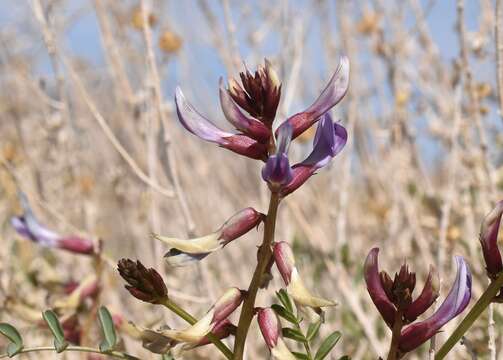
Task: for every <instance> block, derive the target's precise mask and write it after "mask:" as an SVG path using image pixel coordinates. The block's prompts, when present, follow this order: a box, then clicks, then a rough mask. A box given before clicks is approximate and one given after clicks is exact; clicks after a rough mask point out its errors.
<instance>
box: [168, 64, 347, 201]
mask: <svg viewBox="0 0 503 360" xmlns="http://www.w3.org/2000/svg"><path fill="white" fill-rule="evenodd" d="M240 78H241V84H239V83H238V82H237V81H236V80H234V79H229V87H228V89H225V86H224V82H223V80H222V79H220V91H219V93H220V103H221V107H222V110H223V113H224V116H225V118H226V119H227V121H228V122H229V123H230V124H232V125H233V126H234V127H235V128H236V129H237V131H238V133H232V132H227V131H224V130H222V129H220V128H219V127H217V126H216V125H215V124H214V123H212V122H211V121H210V120H208V119H207V118H205V117H204V116H202V115H201V114H200V113H199V112H198V111H197V110H195V109H194V107H193V106H192V105H191V104H190V103H189V102H188V101H187V100H186V99H185V97H184V95H183V93H182V91H181V89H180V88H177V89H176V94H175V103H176V109H177V114H178V118H179V120H180V122H181V124H182V125H183V126H184V127H185V128H186V129H187V130H188V131H190V132H191V133H193V134H194V135H196V136H198V137H200V138H201V139H203V140H206V141H209V142H213V143H216V144H218V145H220V146H221V147H224V148H226V149H229V150H231V151H233V152H235V153H238V154H241V155H244V156H247V157H250V158H252V159H257V160H263V161H267V163H266V165H265V167H264V170H263V172H262V176H263V178H264V180H266V181H267V182H268V184H269V186H270V187H271V188H273V189H275V190H277V188H279V187H285V186H288V183H290V182H292V181H294V182H293V183H292V184H291V185H290V186H288V187H287V188H286V189H285V192H284V194H283V195H287V194H288V193H290V192H292V191H294V190H295V189H297V188H298V187H299V186H300V185H302V184H303V183H304V182H305V181H306V180H307V179H308V178H309V177H310V176H311V175H313V174H314V172H315V171H316V170H317V169H319V168H321V167H323V166H325V165H326V164H327V163H328V161H329V159H330V158H331V157H333V156H335V154H336V153H337V152H339V151H340V150H341V148H342V147H343V146H344V144H345V143H346V138H347V134H346V131H345V129H344V128H343V127H342V126H340V125H338V124H335V125H334V124H333V123H332V122H331V120H330V124H325V126H323V127H322V129H321V128H318V130H319V131H320V132H319V134H318V136H317V138H316V139H315V143H314V145H315V146H314V150H313V153H312V154H311V155H310V156H309V158H308V159H306V161H304V162H303V163H301V164H298V165H297V169H296V167H293V168H290V165H289V161H288V155H287V152H288V144H289V143H290V140H292V139H295V138H296V137H297V136H299V135H300V134H301V133H302V132H304V131H305V130H307V129H308V128H309V127H311V126H312V125H313V124H314V123H316V122H317V121H318V120H319V119H322V120H323V119H326V118H327V115H326V114H327V112H328V111H329V110H330V109H331V108H332V107H334V106H335V105H336V104H337V103H338V102H339V101H341V99H342V98H343V97H344V95H345V94H346V92H347V90H348V86H349V60H348V58H347V57H345V56H343V57H342V58H341V61H340V64H339V66H338V68H337V70H336V72H335V74H334V75H333V76H332V78H331V79H330V81H329V83H328V85H327V86H326V87H325V89H324V90H323V91H322V93H321V95H320V96H319V97H318V99H317V100H316V101H315V102H314V103H313V104H312V105H311V106H310V107H309V108H308V109H307V110H305V111H303V112H301V113H298V114H295V115H293V116H292V117H290V118H288V119H287V120H285V121H284V122H283V124H281V126H280V127H279V129H278V130H277V131H276V137H277V143H278V147H277V149H276V150H275V151H273V149H274V146H273V139H272V125H273V122H274V118H275V116H276V110H277V108H278V104H279V101H280V97H281V83H280V82H279V80H278V77H277V75H276V73H275V72H274V70H273V69H272V67H271V64H270V63H269V62H268V61H267V60H266V61H265V66H260V67H259V68H258V70H257V71H256V72H255V73H254V74H252V73H251V72H250V71H248V70H246V72H243V73H240ZM245 112H246V113H247V114H245ZM327 121H328V120H327ZM320 129H321V130H320ZM295 169H296V170H295Z"/></svg>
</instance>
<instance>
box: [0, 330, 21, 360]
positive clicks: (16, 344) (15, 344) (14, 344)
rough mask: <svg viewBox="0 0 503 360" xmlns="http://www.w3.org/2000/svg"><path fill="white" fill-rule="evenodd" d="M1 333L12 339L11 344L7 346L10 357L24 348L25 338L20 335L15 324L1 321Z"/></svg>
mask: <svg viewBox="0 0 503 360" xmlns="http://www.w3.org/2000/svg"><path fill="white" fill-rule="evenodd" d="M0 334H2V335H3V336H5V337H6V338H7V339H9V341H10V344H9V345H8V346H7V355H8V356H9V357H13V356H16V355H17V354H19V353H20V352H21V350H23V338H22V337H21V335H19V332H18V331H17V330H16V328H15V327H14V326H12V325H10V324H7V323H0Z"/></svg>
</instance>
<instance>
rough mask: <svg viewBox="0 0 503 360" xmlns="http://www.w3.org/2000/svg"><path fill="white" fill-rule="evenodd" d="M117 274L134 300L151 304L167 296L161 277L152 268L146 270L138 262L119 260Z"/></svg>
mask: <svg viewBox="0 0 503 360" xmlns="http://www.w3.org/2000/svg"><path fill="white" fill-rule="evenodd" d="M117 268H118V270H119V274H120V275H121V276H122V278H123V279H124V280H126V282H127V283H128V284H127V285H125V287H126V289H127V290H128V291H129V293H130V294H131V295H133V296H134V297H135V298H137V299H139V300H142V301H145V302H149V303H152V304H156V303H159V301H161V300H163V299H165V298H166V297H167V296H168V289H167V288H166V284H165V283H164V280H163V279H162V277H161V275H160V274H159V273H158V272H157V271H156V270H155V269H153V268H150V269H147V268H146V267H145V266H144V265H143V264H142V263H141V262H140V261H139V260H137V261H136V262H134V261H132V260H130V259H121V260H119V262H118V264H117Z"/></svg>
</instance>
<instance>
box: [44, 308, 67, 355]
mask: <svg viewBox="0 0 503 360" xmlns="http://www.w3.org/2000/svg"><path fill="white" fill-rule="evenodd" d="M42 317H43V318H44V320H45V322H46V323H47V325H48V326H49V329H50V330H51V333H52V336H54V348H55V349H56V352H57V353H60V352H62V351H64V350H65V349H66V348H67V347H68V342H67V341H66V340H65V335H64V334H63V328H62V327H61V324H60V323H59V320H58V317H57V316H56V314H55V313H54V311H52V310H46V311H44V312H43V313H42Z"/></svg>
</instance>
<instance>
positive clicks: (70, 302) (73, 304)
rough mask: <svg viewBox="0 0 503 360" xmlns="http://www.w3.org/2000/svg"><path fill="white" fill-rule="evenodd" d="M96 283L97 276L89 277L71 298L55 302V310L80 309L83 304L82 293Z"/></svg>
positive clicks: (73, 292) (81, 283) (74, 291)
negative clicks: (81, 303)
mask: <svg viewBox="0 0 503 360" xmlns="http://www.w3.org/2000/svg"><path fill="white" fill-rule="evenodd" d="M95 282H96V275H89V276H87V277H86V278H85V279H84V280H82V281H81V282H80V284H79V286H77V288H75V290H73V291H72V293H71V294H70V295H69V296H67V297H65V298H63V299H60V300H56V301H55V302H54V308H55V309H65V310H74V309H76V308H78V307H79V305H80V302H81V296H82V292H83V291H84V290H85V289H86V288H87V287H89V286H91V285H92V284H93V283H95Z"/></svg>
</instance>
